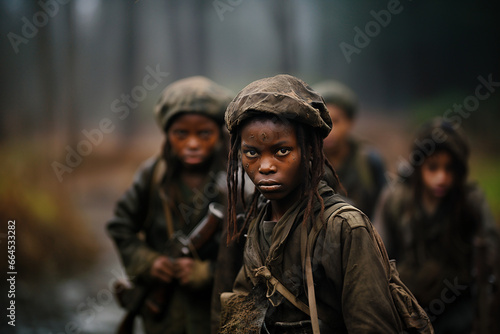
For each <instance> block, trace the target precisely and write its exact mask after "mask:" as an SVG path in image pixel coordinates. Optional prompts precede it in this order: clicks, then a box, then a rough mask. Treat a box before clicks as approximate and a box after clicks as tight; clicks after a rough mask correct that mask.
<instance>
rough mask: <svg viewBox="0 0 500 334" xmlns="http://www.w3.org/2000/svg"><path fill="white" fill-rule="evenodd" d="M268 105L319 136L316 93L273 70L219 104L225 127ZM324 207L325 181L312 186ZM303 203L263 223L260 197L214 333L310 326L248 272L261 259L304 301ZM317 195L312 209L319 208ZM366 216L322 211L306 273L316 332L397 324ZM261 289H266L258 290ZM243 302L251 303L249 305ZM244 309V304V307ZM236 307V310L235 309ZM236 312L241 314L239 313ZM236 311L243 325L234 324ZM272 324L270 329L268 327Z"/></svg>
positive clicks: (323, 128)
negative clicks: (311, 289) (324, 216)
mask: <svg viewBox="0 0 500 334" xmlns="http://www.w3.org/2000/svg"><path fill="white" fill-rule="evenodd" d="M259 113H269V114H272V115H276V117H278V118H286V119H292V120H294V121H297V122H299V123H304V124H307V125H309V126H311V127H313V128H315V129H316V130H317V131H318V132H319V133H320V134H321V135H322V136H323V137H325V136H326V135H327V134H328V133H329V132H330V129H331V120H330V117H329V115H328V111H327V109H326V106H325V105H324V103H323V100H322V98H321V97H320V96H319V95H318V94H316V93H315V92H314V91H313V90H312V89H311V88H310V87H309V86H307V85H306V84H305V83H303V82H302V81H300V80H298V79H296V78H294V77H291V76H288V75H279V76H276V77H273V78H267V79H262V80H258V81H256V82H254V83H252V84H250V85H248V86H247V87H246V88H244V89H243V90H242V91H241V92H240V93H239V94H238V95H237V96H236V97H235V99H234V100H233V101H232V102H231V104H230V105H229V107H228V109H227V112H226V123H227V125H228V129H229V131H230V132H232V131H237V129H238V127H239V126H240V125H241V124H242V122H244V121H245V120H246V119H247V118H248V117H251V116H252V115H255V114H259ZM318 192H319V194H320V196H322V198H323V199H324V203H325V208H328V207H330V206H332V205H334V204H336V203H341V202H343V200H342V199H341V198H340V196H339V195H337V194H335V192H334V191H333V189H332V188H331V187H330V186H329V185H328V184H327V182H325V181H321V182H320V184H319V187H318ZM304 206H305V205H304V203H303V202H297V203H295V204H294V205H292V206H291V207H290V208H289V209H288V211H287V212H286V213H285V214H284V215H283V216H282V217H281V219H280V221H278V222H276V224H275V225H274V228H273V230H272V234H271V233H269V231H268V230H266V229H265V228H264V224H263V221H264V220H265V219H266V217H267V216H268V215H267V213H268V210H269V203H268V202H266V201H265V200H263V201H262V205H261V206H260V210H259V213H258V214H257V217H256V218H255V219H253V220H252V222H251V223H250V226H249V230H248V238H247V241H246V245H245V250H244V265H243V267H242V269H241V271H240V272H239V274H238V276H237V278H236V281H235V284H234V289H233V294H230V295H231V297H230V299H229V301H226V300H224V301H223V302H222V304H223V307H222V315H221V319H222V322H221V325H222V327H221V333H259V332H260V331H261V328H262V327H263V329H262V333H266V330H267V329H269V330H270V331H271V332H273V333H312V328H311V322H310V320H309V319H310V318H309V316H308V315H307V314H305V313H304V312H302V311H301V310H299V309H298V308H296V307H295V306H294V305H293V304H291V303H290V302H289V301H288V300H287V299H285V298H284V297H283V296H282V295H281V294H280V293H278V292H276V291H270V290H268V289H267V287H266V286H265V285H263V284H264V283H263V282H262V281H261V280H259V279H258V278H257V277H256V275H255V273H256V271H257V270H258V269H260V268H263V266H265V267H267V268H268V269H269V270H270V271H271V273H272V275H273V276H274V277H276V278H277V280H278V281H280V282H282V283H283V284H284V285H285V286H286V287H287V288H288V289H289V290H290V291H291V292H292V293H293V294H294V295H295V296H296V297H297V298H298V299H300V300H302V301H303V302H305V303H307V296H306V292H305V282H304V279H303V276H302V275H303V269H302V264H303V263H302V257H301V231H302V229H303V228H306V227H305V226H304V225H303V224H301V222H302V218H303V214H304ZM319 209H320V208H319V203H317V206H316V208H315V211H314V212H315V215H318V214H319ZM370 225H371V224H370V222H369V221H368V220H367V219H364V218H363V217H362V215H361V214H360V213H359V212H358V211H356V212H349V213H346V214H339V215H338V216H336V217H335V218H332V219H328V220H327V222H326V224H325V225H324V227H323V228H322V229H321V232H320V233H319V236H318V238H317V242H316V244H315V246H314V248H313V250H312V258H313V261H314V264H313V268H314V270H313V275H314V283H315V287H314V289H315V294H316V298H317V299H316V301H317V309H318V314H319V315H320V316H319V317H320V320H321V328H322V331H321V332H322V333H347V332H349V333H362V332H363V333H367V332H373V333H397V332H398V331H400V330H401V323H400V322H399V318H398V314H397V311H396V309H395V306H394V304H393V301H392V297H391V292H390V291H389V287H388V283H387V278H386V276H385V273H384V268H383V264H382V259H381V258H380V256H379V254H378V253H377V252H375V251H374V250H375V248H374V244H373V238H372V237H373V236H372V233H376V232H373V230H372V229H371V228H370ZM266 290H267V297H269V298H266ZM249 305H255V307H254V308H252V309H251V310H249ZM249 311H250V312H249ZM235 314H237V316H235ZM240 319H241V321H240ZM244 319H246V320H248V321H247V322H246V324H249V326H248V327H244V328H241V326H242V325H241V324H242V323H244V321H243V320H244ZM274 331H275V332H274Z"/></svg>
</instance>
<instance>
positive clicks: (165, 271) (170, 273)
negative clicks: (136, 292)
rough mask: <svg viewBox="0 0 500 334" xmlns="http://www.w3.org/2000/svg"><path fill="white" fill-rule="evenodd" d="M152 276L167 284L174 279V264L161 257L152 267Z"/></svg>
mask: <svg viewBox="0 0 500 334" xmlns="http://www.w3.org/2000/svg"><path fill="white" fill-rule="evenodd" d="M151 276H153V277H155V278H158V279H160V280H162V281H164V282H166V283H170V282H172V279H173V278H174V263H173V262H172V261H171V260H170V259H169V258H168V257H166V256H159V257H158V258H157V259H156V260H155V261H154V262H153V265H152V266H151Z"/></svg>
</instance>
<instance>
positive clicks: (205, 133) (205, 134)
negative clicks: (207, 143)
mask: <svg viewBox="0 0 500 334" xmlns="http://www.w3.org/2000/svg"><path fill="white" fill-rule="evenodd" d="M211 135H212V131H210V130H203V131H200V132H199V136H200V137H201V138H209V137H210V136H211Z"/></svg>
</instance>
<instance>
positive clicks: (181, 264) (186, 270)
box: [174, 257, 194, 285]
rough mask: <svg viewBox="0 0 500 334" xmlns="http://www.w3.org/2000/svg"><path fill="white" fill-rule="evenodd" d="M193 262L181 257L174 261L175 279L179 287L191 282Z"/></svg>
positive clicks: (188, 258)
mask: <svg viewBox="0 0 500 334" xmlns="http://www.w3.org/2000/svg"><path fill="white" fill-rule="evenodd" d="M193 263H194V260H193V259H192V258H190V257H181V258H178V259H177V260H176V261H175V265H174V270H175V277H176V278H177V279H178V280H179V283H180V284H181V285H186V284H188V283H189V281H190V280H191V274H192V272H193Z"/></svg>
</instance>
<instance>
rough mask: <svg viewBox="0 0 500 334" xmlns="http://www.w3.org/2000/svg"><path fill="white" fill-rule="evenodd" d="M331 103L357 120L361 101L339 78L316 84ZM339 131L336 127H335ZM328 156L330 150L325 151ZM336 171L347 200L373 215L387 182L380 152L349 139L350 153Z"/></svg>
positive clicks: (318, 89) (351, 138)
mask: <svg viewBox="0 0 500 334" xmlns="http://www.w3.org/2000/svg"><path fill="white" fill-rule="evenodd" d="M313 88H314V90H315V91H317V92H318V93H319V94H320V95H321V96H322V97H323V99H324V100H325V103H326V104H327V105H329V104H332V105H335V106H338V107H339V108H340V109H341V110H342V111H344V113H345V115H346V117H347V118H348V119H350V120H351V121H354V120H355V118H356V116H357V111H358V102H357V98H356V96H355V94H354V92H353V91H352V90H351V89H349V88H348V87H346V86H345V85H343V84H341V83H340V82H337V81H324V82H321V83H318V84H316V85H314V86H313ZM334 131H335V129H334ZM325 153H326V155H327V158H330V157H329V156H328V154H329V152H328V151H326V150H325ZM333 167H335V171H336V172H337V175H338V177H339V179H340V182H341V183H342V186H343V187H344V189H345V190H346V193H347V198H346V200H347V201H349V202H350V203H352V204H353V205H355V206H356V207H358V208H360V209H361V211H363V212H364V213H365V214H367V215H368V216H369V217H372V215H373V211H374V209H375V204H376V202H377V199H378V197H379V195H380V192H381V191H382V189H383V188H384V186H385V185H386V178H385V164H384V161H383V159H382V157H381V155H380V153H379V152H378V151H377V150H375V149H374V148H373V147H370V146H369V145H367V144H366V143H365V142H363V141H361V140H360V139H358V138H355V137H353V136H350V137H349V138H348V154H347V156H346V157H345V158H344V159H343V161H342V162H341V163H340V164H337V165H334V166H333Z"/></svg>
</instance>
